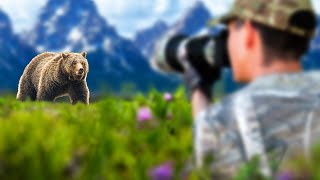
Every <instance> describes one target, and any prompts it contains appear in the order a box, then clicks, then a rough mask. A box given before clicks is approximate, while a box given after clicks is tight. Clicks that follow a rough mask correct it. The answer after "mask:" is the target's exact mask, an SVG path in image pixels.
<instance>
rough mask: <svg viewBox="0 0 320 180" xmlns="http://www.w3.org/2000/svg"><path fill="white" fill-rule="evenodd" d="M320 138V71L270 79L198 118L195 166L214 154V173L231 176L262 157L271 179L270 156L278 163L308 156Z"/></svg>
mask: <svg viewBox="0 0 320 180" xmlns="http://www.w3.org/2000/svg"><path fill="white" fill-rule="evenodd" d="M319 137H320V72H317V71H314V72H304V73H297V74H276V75H268V76H264V77H260V78H258V79H257V80H256V81H254V82H253V83H251V84H249V85H248V86H246V87H245V88H243V89H242V90H240V91H238V92H236V93H234V94H232V95H230V96H228V97H226V98H224V99H223V100H222V101H221V102H220V103H219V104H217V105H214V106H211V107H209V108H207V109H206V110H205V111H203V112H201V113H199V114H198V115H197V117H196V119H195V123H194V150H195V160H196V165H197V166H198V167H201V166H203V164H204V159H206V158H207V156H208V155H209V156H211V155H213V157H214V162H213V163H211V166H212V168H215V169H217V168H218V169H223V171H224V172H225V173H228V174H232V173H233V172H235V170H237V169H238V168H239V166H240V165H242V164H243V162H246V161H248V160H249V159H250V158H252V157H253V156H255V155H259V156H260V160H261V171H262V173H264V174H265V175H272V173H273V172H271V170H270V168H269V167H270V166H269V165H270V161H271V159H270V156H269V155H270V152H271V151H272V152H277V159H278V160H279V163H281V162H284V161H285V160H286V159H288V158H289V157H290V156H292V155H293V154H294V153H296V152H302V153H304V154H305V155H307V156H308V154H309V151H310V149H309V148H310V145H311V144H313V143H314V141H315V140H317V139H319ZM281 159H282V160H281ZM280 165H281V164H280Z"/></svg>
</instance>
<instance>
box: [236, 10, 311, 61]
mask: <svg viewBox="0 0 320 180" xmlns="http://www.w3.org/2000/svg"><path fill="white" fill-rule="evenodd" d="M237 21H238V22H236V24H237V27H239V26H241V25H242V24H243V20H237ZM250 22H251V24H252V25H253V27H254V28H255V29H257V31H258V32H259V34H260V36H261V39H262V44H263V46H264V59H265V61H264V62H265V63H266V64H269V63H271V61H272V59H274V58H278V59H282V60H283V61H286V62H288V61H290V60H299V59H300V58H301V57H302V55H304V53H306V52H307V50H308V49H309V45H310V40H311V38H312V37H306V36H299V35H295V34H293V33H291V32H288V31H284V30H279V29H275V28H273V27H270V26H267V25H264V24H262V23H259V22H255V21H250ZM289 24H290V25H293V26H295V27H299V28H302V29H305V30H308V31H312V30H314V29H315V27H316V18H315V15H313V14H312V13H310V12H308V11H300V12H298V13H296V14H294V15H293V16H292V17H291V18H290V20H289Z"/></svg>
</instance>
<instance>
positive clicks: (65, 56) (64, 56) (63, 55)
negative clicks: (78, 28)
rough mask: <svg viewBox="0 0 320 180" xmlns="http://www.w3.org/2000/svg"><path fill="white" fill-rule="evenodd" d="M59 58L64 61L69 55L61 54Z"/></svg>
mask: <svg viewBox="0 0 320 180" xmlns="http://www.w3.org/2000/svg"><path fill="white" fill-rule="evenodd" d="M61 56H62V58H63V59H66V58H68V57H69V54H67V53H62V54H61Z"/></svg>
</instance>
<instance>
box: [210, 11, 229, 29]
mask: <svg viewBox="0 0 320 180" xmlns="http://www.w3.org/2000/svg"><path fill="white" fill-rule="evenodd" d="M234 18H235V16H234V15H233V14H226V15H223V16H220V17H218V18H215V19H211V20H209V22H208V26H210V27H212V26H217V25H221V24H222V25H227V24H228V23H229V22H230V21H231V20H232V19H234Z"/></svg>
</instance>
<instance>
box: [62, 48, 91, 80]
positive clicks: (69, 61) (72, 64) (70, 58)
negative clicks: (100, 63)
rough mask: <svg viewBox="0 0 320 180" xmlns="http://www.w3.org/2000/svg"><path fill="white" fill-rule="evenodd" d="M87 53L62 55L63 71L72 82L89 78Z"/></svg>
mask: <svg viewBox="0 0 320 180" xmlns="http://www.w3.org/2000/svg"><path fill="white" fill-rule="evenodd" d="M86 55H87V54H86V52H82V53H62V54H61V56H62V59H63V63H62V67H63V71H64V72H65V73H66V75H67V76H68V78H69V80H71V81H82V80H84V79H85V78H86V77H87V74H88V72H89V65H88V61H87V59H86Z"/></svg>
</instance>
